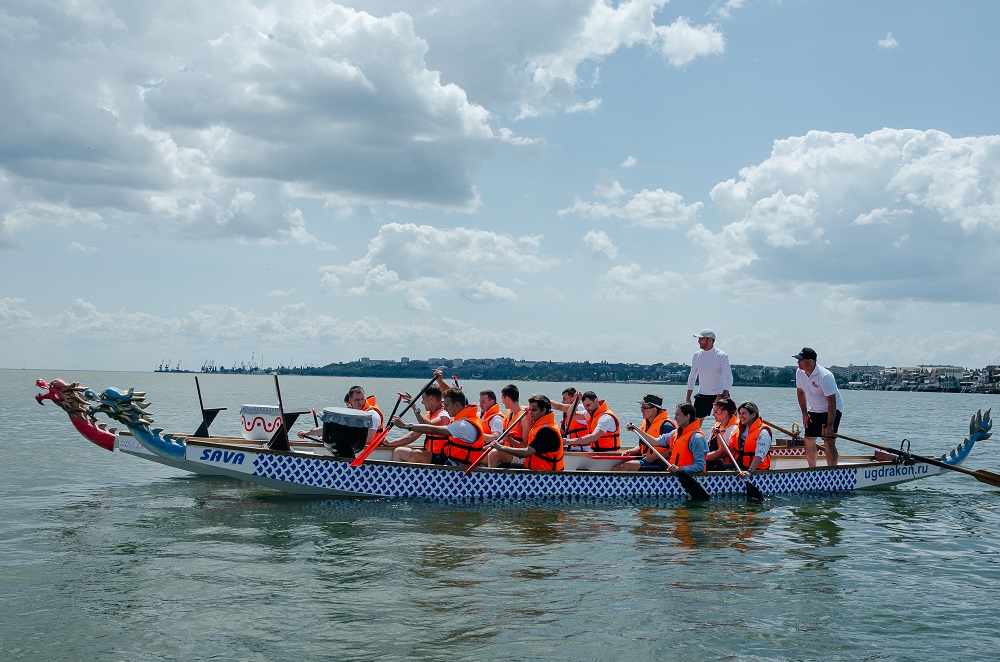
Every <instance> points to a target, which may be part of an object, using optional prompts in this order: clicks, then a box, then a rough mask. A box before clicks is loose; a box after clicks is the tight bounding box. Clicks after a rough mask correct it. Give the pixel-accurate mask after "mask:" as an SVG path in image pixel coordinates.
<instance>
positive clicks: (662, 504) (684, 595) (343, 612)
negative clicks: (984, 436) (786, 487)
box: [0, 370, 1000, 660]
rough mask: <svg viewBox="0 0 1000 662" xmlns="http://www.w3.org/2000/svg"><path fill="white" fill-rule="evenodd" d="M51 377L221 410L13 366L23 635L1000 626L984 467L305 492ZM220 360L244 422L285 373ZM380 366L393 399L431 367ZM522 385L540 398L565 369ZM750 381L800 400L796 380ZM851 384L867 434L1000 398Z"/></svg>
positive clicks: (187, 380) (43, 656)
mask: <svg viewBox="0 0 1000 662" xmlns="http://www.w3.org/2000/svg"><path fill="white" fill-rule="evenodd" d="M38 377H41V378H44V379H46V380H51V379H53V378H55V377H62V378H63V379H65V380H66V381H80V382H82V383H83V384H85V385H87V386H92V387H100V388H104V387H106V386H120V387H129V386H135V387H136V388H137V389H138V390H145V391H146V392H147V394H148V399H149V400H150V401H151V402H152V403H153V405H152V408H151V409H150V411H151V412H152V413H153V415H154V417H155V419H156V422H157V423H158V424H160V425H163V426H164V427H165V428H166V429H168V430H177V431H188V432H190V431H193V430H194V429H195V427H197V423H198V422H199V414H198V410H197V395H196V392H195V388H194V379H193V375H185V374H152V373H102V372H88V373H83V372H71V371H65V372H62V373H58V372H51V371H44V372H35V371H22V370H8V371H0V403H2V404H0V407H2V410H0V414H2V417H0V426H2V427H0V442H2V449H3V456H2V459H0V513H2V514H0V517H2V519H0V522H2V525H0V577H2V583H0V587H2V590H0V659H4V660H6V659H30V660H68V659H94V660H128V659H143V660H146V659H168V660H174V659H185V660H193V659H222V660H229V659H239V660H304V659H334V660H373V659H404V658H406V659H409V658H415V659H427V660H439V659H440V660H491V659H492V660H534V659H560V660H591V659H612V658H618V659H627V660H633V659H638V660H653V659H685V660H689V659H692V660H701V659H705V660H720V659H721V660H728V659H738V660H755V659H793V660H830V659H837V660H860V659H866V660H881V659H885V660H937V659H940V658H942V657H948V656H950V657H951V658H952V659H996V656H997V649H998V646H1000V636H998V634H997V619H996V615H995V605H996V595H997V590H996V589H997V587H998V586H1000V537H998V534H997V532H998V530H1000V509H998V505H1000V490H997V489H995V488H991V487H989V486H987V485H984V484H982V483H979V482H977V481H976V480H975V479H973V478H971V477H968V476H961V475H957V474H953V475H950V476H947V477H938V478H932V479H928V480H923V481H919V482H917V483H913V484H910V485H906V486H902V487H899V488H896V489H892V490H888V491H881V492H872V493H857V494H836V495H809V496H796V497H785V496H782V497H775V498H772V499H771V500H770V501H768V502H766V503H764V504H755V505H754V504H751V505H748V504H746V503H744V502H743V501H742V500H740V499H732V500H728V501H712V502H709V503H707V504H688V503H685V502H682V501H648V500H647V501H636V502H628V503H566V504H545V503H511V504H504V505H496V504H485V505H484V504H478V505H441V504H430V503H423V502H417V501H412V502H409V501H398V502H396V501H388V500H382V501H350V500H324V499H314V498H301V497H290V496H286V495H283V494H280V493H277V492H273V491H269V490H265V489H261V488H257V487H253V486H250V485H246V484H242V483H239V482H236V481H232V480H230V479H225V478H216V477H203V476H194V475H191V474H186V473H183V472H180V471H175V470H172V469H168V468H166V467H162V466H160V465H157V464H154V463H152V462H148V461H145V460H141V459H138V458H134V457H130V456H125V455H119V454H112V453H109V452H107V451H104V450H101V449H99V448H97V447H96V446H94V445H92V444H90V443H89V442H87V441H85V440H83V438H82V437H79V436H78V435H77V433H76V432H75V431H74V430H73V429H72V427H71V426H70V424H69V421H68V420H67V417H66V415H65V414H63V413H62V411H61V410H59V409H57V408H56V407H55V406H53V405H52V404H51V403H47V404H46V405H45V406H44V407H39V406H38V405H36V404H35V402H34V401H33V396H34V394H35V393H36V392H37V390H36V388H35V386H34V381H35V379H36V378H38ZM200 380H201V388H202V394H203V397H204V399H205V404H206V406H225V407H228V408H229V409H228V410H227V411H226V412H223V414H221V415H220V418H219V420H218V422H217V423H216V424H215V425H214V426H213V430H212V431H213V432H214V433H217V434H223V433H229V434H238V431H239V407H240V405H241V404H274V403H276V402H277V400H276V397H275V393H274V382H273V378H271V377H266V376H202V377H201V378H200ZM352 381H353V380H347V379H340V378H318V377H283V378H282V379H281V389H282V396H283V400H284V404H285V407H286V409H292V408H304V409H308V408H310V407H314V406H315V407H322V406H332V405H337V404H340V402H341V398H342V396H343V394H344V392H346V390H347V387H349V386H350V385H351V383H352ZM363 384H364V385H365V386H366V387H367V390H368V392H369V393H370V394H371V393H374V394H376V395H377V396H379V399H380V401H381V402H382V403H383V405H384V406H385V408H386V409H391V405H392V403H393V402H394V401H395V393H396V391H397V390H400V389H404V388H405V389H408V390H410V391H411V392H415V391H417V390H419V388H420V387H421V386H422V383H420V382H419V380H418V381H417V382H416V383H411V382H408V381H402V380H380V379H368V380H363ZM501 386H503V384H492V383H489V384H487V383H484V382H469V383H467V384H465V387H466V389H467V391H469V392H473V391H475V392H478V390H479V389H481V388H494V389H495V390H497V391H499V388H500V387H501ZM520 386H521V391H522V393H523V394H525V395H524V396H522V399H523V400H526V395H527V394H528V393H530V392H532V391H538V392H542V393H547V394H549V395H550V396H556V395H558V393H559V392H560V391H561V390H562V388H563V387H564V385H562V384H521V385H520ZM577 386H578V387H579V386H581V385H579V384H578V385H577ZM582 386H584V387H589V386H591V385H586V384H584V385H582ZM593 387H594V388H595V390H597V392H598V394H599V395H601V396H602V397H606V398H607V399H608V401H609V403H610V404H611V406H612V408H613V409H614V410H615V411H616V412H617V413H619V414H621V417H622V419H623V420H635V421H637V420H638V419H639V412H638V405H637V404H636V401H637V400H639V399H641V397H642V396H643V395H644V394H645V393H647V392H652V393H657V394H659V395H662V396H664V397H665V399H666V400H667V402H679V401H681V400H682V399H683V396H684V389H683V388H682V387H677V386H674V387H663V386H657V385H642V384H635V385H628V384H618V385H593ZM734 395H735V396H736V397H737V398H739V399H751V400H754V401H756V402H757V403H758V404H759V405H760V406H761V411H762V413H763V415H764V417H765V418H767V419H769V420H771V421H773V422H775V423H778V424H779V425H783V426H785V427H787V426H789V425H791V423H792V422H795V421H797V420H798V416H797V412H798V406H797V404H796V402H795V393H794V391H793V390H792V389H736V391H735V393H734ZM844 398H845V402H846V410H847V411H846V412H845V419H844V425H843V428H842V431H843V432H844V433H845V434H848V435H850V436H854V437H858V438H861V439H868V440H871V441H874V442H876V443H882V444H884V445H896V444H897V443H898V442H899V440H900V439H902V438H903V437H907V438H909V439H910V440H911V441H912V443H913V449H914V450H915V451H916V452H918V453H923V454H928V455H930V454H939V453H942V452H945V451H947V450H949V449H950V448H952V447H953V446H954V445H955V444H956V443H958V442H959V441H960V440H961V439H962V438H964V436H965V435H967V434H968V425H969V417H970V416H971V415H972V414H974V413H975V411H976V410H977V409H980V408H982V409H984V410H985V409H986V408H987V407H994V409H995V410H996V411H997V412H998V413H1000V398H998V397H997V396H973V395H962V394H923V393H881V392H866V391H847V392H845V393H844ZM386 403H388V404H386ZM842 443H843V442H842ZM997 443H1000V428H998V434H997V440H989V441H987V442H985V443H983V444H981V445H977V448H976V450H975V452H974V453H973V455H972V458H971V459H970V460H969V461H968V463H967V465H966V466H968V467H970V468H974V469H987V470H990V471H995V472H1000V461H998V460H997V459H996V455H997V453H996V452H995V451H994V449H995V448H996V444H997ZM859 448H860V447H857V446H853V445H847V446H846V447H845V448H844V449H843V450H844V451H847V452H852V451H853V450H857V449H859Z"/></svg>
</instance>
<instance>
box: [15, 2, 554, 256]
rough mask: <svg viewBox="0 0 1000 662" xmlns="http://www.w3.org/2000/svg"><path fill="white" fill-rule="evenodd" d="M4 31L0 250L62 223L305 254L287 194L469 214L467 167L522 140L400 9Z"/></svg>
mask: <svg viewBox="0 0 1000 662" xmlns="http://www.w3.org/2000/svg"><path fill="white" fill-rule="evenodd" d="M182 5H183V6H182ZM83 7H87V8H88V10H87V11H82V9H81V8H83ZM192 11H194V12H195V13H194V14H192V13H191V12H192ZM18 21H19V24H20V27H19V28H18V29H17V30H16V31H15V32H13V33H11V34H13V35H15V36H13V37H12V38H11V39H9V40H6V41H5V42H4V44H2V45H0V53H3V57H4V62H5V63H6V65H7V66H5V67H4V69H3V71H2V72H0V83H2V85H3V88H4V89H5V90H6V91H7V92H8V93H7V94H5V95H3V98H2V99H0V115H2V116H3V117H4V119H5V126H6V128H7V130H5V131H4V132H3V133H2V134H0V153H2V154H4V157H3V161H2V162H0V175H2V176H4V177H6V178H7V179H8V180H9V182H8V184H7V186H8V187H9V188H16V189H17V190H18V196H17V200H16V202H15V203H13V204H9V205H8V206H7V208H6V209H4V208H0V214H2V217H3V221H2V222H3V225H2V227H0V240H3V241H4V243H5V244H6V245H11V244H12V239H11V237H13V236H14V235H16V234H17V233H18V232H19V231H21V230H22V229H23V228H25V227H27V226H29V225H33V224H37V223H62V222H65V219H68V218H71V217H72V216H74V215H75V216H76V217H77V218H79V219H81V220H83V221H84V222H87V223H91V224H94V225H106V224H107V223H109V222H112V220H113V221H114V222H116V223H121V222H127V221H136V222H143V223H146V222H149V221H148V219H151V218H152V219H158V227H160V228H161V229H162V230H164V231H169V232H173V233H176V234H180V235H187V236H193V237H204V236H222V237H237V238H244V239H248V240H262V239H270V240H271V241H275V242H282V243H289V242H297V243H309V242H311V238H310V236H309V233H308V232H306V231H305V229H304V227H303V225H302V224H301V223H299V222H298V220H297V219H298V218H299V217H298V216H296V212H298V210H299V209H301V208H302V205H301V204H300V203H299V200H298V199H297V198H296V197H294V196H300V197H302V196H304V197H309V198H316V199H321V200H336V201H338V203H339V204H342V205H348V206H359V207H366V206H368V205H371V204H373V203H388V204H395V205H403V206H417V207H426V206H432V207H438V208H443V209H454V210H466V211H468V210H472V209H475V208H476V207H477V205H478V204H479V199H478V195H477V193H476V191H475V188H474V185H473V179H472V178H473V176H474V174H475V172H476V170H477V169H478V167H479V165H480V164H481V163H482V162H483V160H484V159H486V158H488V157H489V156H490V155H491V154H492V153H494V152H495V151H496V150H497V149H499V148H501V147H502V146H507V147H512V148H516V147H518V146H524V145H530V144H533V143H534V142H535V141H534V140H532V139H526V138H523V137H519V136H517V135H516V134H514V133H513V132H512V131H511V130H510V129H507V128H505V127H502V126H500V123H499V122H498V120H497V118H496V117H494V116H493V115H492V114H491V113H490V112H489V111H488V110H486V109H485V108H484V107H482V106H480V105H478V104H475V103H471V102H470V101H469V100H468V98H467V96H466V93H465V91H464V90H463V89H462V88H460V87H459V86H457V85H455V84H453V83H447V82H444V81H442V80H441V75H440V73H439V72H438V71H435V70H433V69H431V68H429V67H428V66H427V64H426V60H425V56H426V54H427V50H428V45H427V43H426V41H425V40H424V39H423V38H421V37H420V36H419V35H418V34H417V33H416V31H415V29H414V25H413V21H412V19H411V17H410V15H409V14H406V13H403V12H396V13H391V14H388V15H386V16H374V15H371V14H368V13H366V12H363V11H357V10H354V9H350V8H347V7H343V6H340V5H336V4H331V3H326V2H321V1H320V0H296V1H294V2H292V3H290V4H285V5H281V6H276V5H269V4H258V3H251V2H246V1H245V0H223V1H222V2H220V3H213V4H211V5H198V6H197V7H194V8H193V9H192V7H191V6H188V5H186V4H183V3H179V2H176V1H174V0H168V1H167V2H164V3H159V4H157V5H149V6H143V7H142V8H141V9H137V8H135V7H133V6H131V5H127V3H126V4H122V3H119V2H114V1H112V0H107V1H105V2H96V3H84V4H79V3H77V4H69V5H65V4H63V5H59V4H45V3H35V4H31V3H29V4H24V5H22V6H21V7H20V9H19V11H18ZM28 71H30V72H31V74H30V76H28V75H26V74H25V73H24V72H28ZM40 79H41V80H45V81H47V84H46V85H37V84H35V82H36V81H37V80H40ZM41 108H44V109H45V112H42V113H40V112H38V109H41Z"/></svg>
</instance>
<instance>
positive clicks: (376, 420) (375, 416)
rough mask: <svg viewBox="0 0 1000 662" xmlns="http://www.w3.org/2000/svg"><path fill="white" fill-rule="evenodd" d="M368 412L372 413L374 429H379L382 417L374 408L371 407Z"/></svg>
mask: <svg viewBox="0 0 1000 662" xmlns="http://www.w3.org/2000/svg"><path fill="white" fill-rule="evenodd" d="M368 413H369V414H371V415H372V427H371V429H372V430H378V429H379V427H380V426H381V425H382V417H381V416H379V415H378V412H377V411H375V410H374V409H369V410H368Z"/></svg>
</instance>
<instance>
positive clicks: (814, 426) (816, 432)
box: [802, 409, 841, 437]
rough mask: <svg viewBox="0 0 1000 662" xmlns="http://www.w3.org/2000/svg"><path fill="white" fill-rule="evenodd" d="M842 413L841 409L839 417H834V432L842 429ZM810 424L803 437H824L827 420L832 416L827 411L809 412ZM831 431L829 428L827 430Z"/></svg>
mask: <svg viewBox="0 0 1000 662" xmlns="http://www.w3.org/2000/svg"><path fill="white" fill-rule="evenodd" d="M840 414H841V411H840V410H839V409H838V410H837V418H835V419H833V432H834V433H836V432H837V430H839V429H840ZM808 416H809V425H807V426H806V431H805V432H803V433H802V436H803V437H822V436H823V428H824V427H825V426H826V422H827V421H828V420H829V418H830V416H829V414H828V413H827V412H825V411H824V412H815V411H811V412H808ZM827 432H829V430H828V431H827Z"/></svg>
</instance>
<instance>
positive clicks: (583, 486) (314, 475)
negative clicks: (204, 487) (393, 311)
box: [185, 439, 944, 500]
mask: <svg viewBox="0 0 1000 662" xmlns="http://www.w3.org/2000/svg"><path fill="white" fill-rule="evenodd" d="M185 460H186V467H185V468H188V469H189V470H196V469H195V467H197V468H198V470H200V471H199V473H204V470H205V469H206V468H210V469H211V470H214V471H216V472H219V473H221V474H223V475H227V476H231V477H233V478H237V479H240V480H243V481H246V482H248V483H253V484H256V485H260V486H263V487H269V488H274V489H278V490H282V491H284V492H289V493H292V494H311V495H317V496H344V497H389V498H416V499H428V500H484V499H542V500H544V499H563V498H566V497H587V498H599V499H623V498H635V497H677V498H680V499H683V498H687V496H688V495H687V492H686V491H685V490H684V488H683V487H682V486H681V484H680V481H678V479H677V478H676V477H674V476H672V475H671V474H669V473H660V472H639V473H631V472H612V471H561V472H543V471H525V470H519V469H477V470H476V471H473V472H472V473H470V474H468V475H464V474H465V469H464V468H462V467H440V466H432V465H421V464H404V463H395V462H384V461H375V462H366V463H365V464H362V465H361V466H358V467H352V466H350V462H349V461H345V460H342V459H336V458H332V457H330V456H325V457H324V456H320V455H312V454H308V453H301V452H281V451H267V450H262V449H254V448H251V447H239V446H236V445H231V444H216V443H211V442H207V441H205V442H203V441H201V440H197V441H196V440H193V439H189V440H188V445H187V453H186V456H185ZM942 471H944V470H942V469H941V468H939V467H935V466H931V465H928V464H924V463H920V462H917V463H915V464H913V465H902V464H894V463H891V462H865V463H859V464H855V465H848V466H838V467H816V468H804V467H803V468H791V469H784V470H775V471H766V472H759V473H757V474H754V476H753V482H754V484H755V485H756V486H757V487H758V488H759V489H760V490H761V491H762V492H764V493H765V494H789V493H800V492H844V491H850V490H863V489H876V488H885V487H891V486H893V485H898V484H900V483H904V482H908V481H912V480H917V479H920V478H927V477H930V476H934V475H937V474H939V473H941V472H942ZM696 480H697V481H698V482H699V483H700V484H701V485H702V486H703V487H704V488H705V490H706V491H707V492H708V493H709V494H710V495H724V494H740V495H742V494H745V491H746V486H745V484H744V483H743V481H742V480H741V479H740V478H739V476H737V475H736V474H735V473H734V472H718V473H708V474H700V475H698V476H696Z"/></svg>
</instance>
